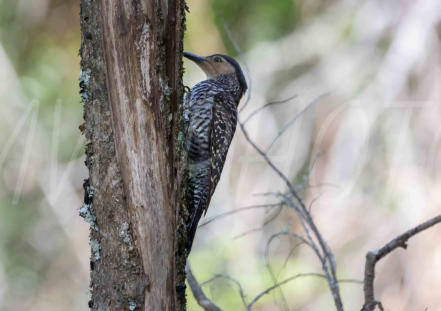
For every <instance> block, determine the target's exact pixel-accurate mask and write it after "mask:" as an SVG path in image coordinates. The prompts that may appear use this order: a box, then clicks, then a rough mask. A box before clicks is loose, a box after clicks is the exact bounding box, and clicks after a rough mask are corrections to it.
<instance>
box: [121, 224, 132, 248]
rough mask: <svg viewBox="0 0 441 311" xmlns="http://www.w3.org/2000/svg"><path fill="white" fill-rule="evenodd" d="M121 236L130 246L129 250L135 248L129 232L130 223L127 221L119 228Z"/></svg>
mask: <svg viewBox="0 0 441 311" xmlns="http://www.w3.org/2000/svg"><path fill="white" fill-rule="evenodd" d="M119 237H120V238H121V239H122V240H123V242H124V243H125V244H126V245H127V246H128V247H129V251H132V250H133V241H132V237H131V236H130V233H129V224H128V223H127V222H123V223H122V225H121V228H120V230H119Z"/></svg>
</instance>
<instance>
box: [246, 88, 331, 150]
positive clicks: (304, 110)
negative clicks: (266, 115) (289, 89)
mask: <svg viewBox="0 0 441 311" xmlns="http://www.w3.org/2000/svg"><path fill="white" fill-rule="evenodd" d="M327 95H328V94H322V95H320V96H319V97H317V98H316V99H314V100H313V101H312V102H310V103H309V104H308V105H307V106H306V107H305V108H303V109H302V110H301V111H300V112H299V113H297V114H296V115H295V116H294V117H293V118H291V120H289V121H288V122H286V123H285V125H284V126H283V127H282V129H281V130H280V131H279V132H278V133H277V135H276V137H274V139H273V140H272V141H271V143H270V144H269V146H268V147H267V148H266V149H265V152H268V151H269V150H270V149H271V147H272V146H273V145H274V144H275V142H276V141H277V140H278V139H279V138H280V136H282V135H283V133H285V132H286V131H287V130H288V129H289V128H290V127H291V125H293V124H294V123H295V122H296V121H297V119H298V118H299V117H300V116H302V115H303V114H304V113H305V112H306V111H308V110H309V108H311V107H312V106H314V105H315V104H316V103H318V102H319V101H320V99H322V98H323V97H325V96H327ZM243 123H245V122H243Z"/></svg>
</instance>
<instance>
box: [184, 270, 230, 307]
mask: <svg viewBox="0 0 441 311" xmlns="http://www.w3.org/2000/svg"><path fill="white" fill-rule="evenodd" d="M185 271H186V272H187V282H188V285H190V289H191V292H192V293H193V296H194V298H195V299H196V301H197V302H198V304H199V305H200V306H201V307H202V309H204V310H205V311H222V309H220V308H219V307H218V306H216V305H215V304H214V303H213V302H211V300H210V299H208V298H207V296H205V293H204V291H203V290H202V287H201V286H200V285H199V283H198V281H197V280H196V278H195V277H194V275H193V272H192V271H191V268H190V264H189V263H188V262H187V265H186V266H185Z"/></svg>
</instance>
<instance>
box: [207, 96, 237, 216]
mask: <svg viewBox="0 0 441 311" xmlns="http://www.w3.org/2000/svg"><path fill="white" fill-rule="evenodd" d="M214 101H215V102H214V104H213V108H212V118H211V126H210V140H209V145H210V154H211V159H210V161H211V172H210V192H209V199H208V202H207V205H206V206H205V212H207V209H208V206H209V204H210V200H211V196H212V195H213V193H214V190H215V189H216V186H217V183H218V182H219V179H220V176H221V173H222V169H223V167H224V164H225V159H226V158H227V153H228V149H229V147H230V144H231V141H232V139H233V136H234V132H235V130H236V122H237V112H236V108H235V105H234V104H233V105H232V103H233V102H234V100H233V99H231V98H225V97H223V96H216V97H215V100H214Z"/></svg>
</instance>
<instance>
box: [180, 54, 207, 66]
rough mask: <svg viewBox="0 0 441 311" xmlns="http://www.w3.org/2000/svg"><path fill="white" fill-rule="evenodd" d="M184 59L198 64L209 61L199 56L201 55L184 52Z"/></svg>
mask: <svg viewBox="0 0 441 311" xmlns="http://www.w3.org/2000/svg"><path fill="white" fill-rule="evenodd" d="M184 57H187V58H188V59H189V60H192V61H194V62H195V63H196V64H202V63H204V62H205V61H206V60H207V59H206V58H205V57H203V56H199V55H196V54H193V53H188V52H184Z"/></svg>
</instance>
